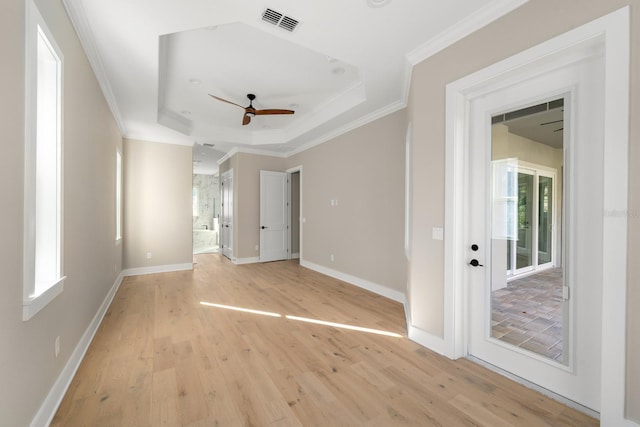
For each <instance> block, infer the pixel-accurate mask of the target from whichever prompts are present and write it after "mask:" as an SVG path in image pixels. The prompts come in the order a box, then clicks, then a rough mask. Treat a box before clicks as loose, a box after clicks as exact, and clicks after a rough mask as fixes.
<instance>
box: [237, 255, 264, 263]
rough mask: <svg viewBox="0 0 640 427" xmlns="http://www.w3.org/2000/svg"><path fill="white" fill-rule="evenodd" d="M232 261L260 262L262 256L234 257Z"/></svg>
mask: <svg viewBox="0 0 640 427" xmlns="http://www.w3.org/2000/svg"><path fill="white" fill-rule="evenodd" d="M231 261H233V263H234V264H236V265H242V264H255V263H257V262H260V257H259V256H256V257H249V258H233V259H232V260H231Z"/></svg>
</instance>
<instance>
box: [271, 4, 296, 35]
mask: <svg viewBox="0 0 640 427" xmlns="http://www.w3.org/2000/svg"><path fill="white" fill-rule="evenodd" d="M262 20H263V21H264V22H268V23H270V24H273V25H275V26H277V27H280V28H282V29H285V30H287V31H290V32H293V30H295V29H296V27H297V26H298V24H299V23H300V22H299V21H298V20H297V19H293V18H292V17H290V16H285V15H283V14H282V13H280V12H276V11H275V10H273V9H265V11H264V12H263V13H262Z"/></svg>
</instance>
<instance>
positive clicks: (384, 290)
mask: <svg viewBox="0 0 640 427" xmlns="http://www.w3.org/2000/svg"><path fill="white" fill-rule="evenodd" d="M300 265H301V266H302V267H306V268H308V269H310V270H313V271H317V272H318V273H322V274H324V275H325V276H329V277H333V278H334V279H338V280H342V281H343V282H347V283H349V284H351V285H355V286H357V287H359V288H362V289H365V290H367V291H370V292H373V293H374V294H378V295H380V296H383V297H386V298H389V299H392V300H394V301H397V302H399V303H402V304H405V303H406V301H407V296H406V295H405V294H404V293H403V292H400V291H396V290H393V289H389V288H388V287H386V286H384V285H380V284H378V283H373V282H370V281H368V280H366V279H361V278H360V277H356V276H352V275H350V274H347V273H343V272H341V271H337V270H333V269H331V268H327V267H324V266H322V265H319V264H315V263H313V262H309V261H304V260H301V261H300Z"/></svg>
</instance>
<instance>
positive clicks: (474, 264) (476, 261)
mask: <svg viewBox="0 0 640 427" xmlns="http://www.w3.org/2000/svg"><path fill="white" fill-rule="evenodd" d="M469 265H471V266H472V267H484V265H482V264H480V263H479V262H478V260H477V259H475V258H474V259H472V260H471V261H470V262H469Z"/></svg>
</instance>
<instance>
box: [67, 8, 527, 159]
mask: <svg viewBox="0 0 640 427" xmlns="http://www.w3.org/2000/svg"><path fill="white" fill-rule="evenodd" d="M63 1H64V3H65V6H66V7H67V10H68V12H69V15H70V17H71V20H72V22H73V24H74V26H75V28H76V31H77V32H78V34H79V36H80V39H81V42H82V44H83V46H84V48H85V51H86V52H87V55H88V57H89V60H90V62H91V65H92V67H93V69H94V72H95V73H96V76H97V78H98V81H99V83H100V85H101V87H102V89H103V92H104V93H105V97H106V98H107V102H108V103H109V105H110V107H111V109H112V111H113V114H114V116H115V118H116V120H117V122H118V125H119V127H120V130H121V132H122V133H123V135H124V136H125V137H127V138H136V139H143V140H148V141H157V142H169V143H175V144H185V145H193V144H194V143H195V144H198V146H200V145H202V144H208V145H209V144H213V145H215V149H211V148H210V147H208V149H207V150H204V151H206V152H208V153H210V154H212V153H213V154H212V156H209V157H217V158H219V157H221V156H222V155H223V153H228V152H229V151H231V150H233V149H234V148H237V149H240V150H259V151H260V152H265V153H271V154H274V155H280V156H284V155H288V154H291V153H295V152H298V151H301V150H303V149H305V148H308V147H310V146H313V145H316V144H318V143H321V142H323V141H325V140H328V139H330V138H332V137H335V136H336V135H338V134H340V133H343V132H346V131H348V130H350V129H353V128H355V127H358V126H360V125H362V124H364V123H367V122H369V121H371V120H374V119H376V118H379V117H381V116H384V115H386V114H388V113H391V112H393V111H396V110H398V109H400V108H403V107H404V106H406V99H407V95H408V94H407V91H408V87H409V79H410V75H411V68H412V66H413V65H414V64H416V63H417V62H419V61H421V60H423V59H425V58H426V57H428V56H430V55H432V54H434V53H436V52H438V51H439V50H441V49H442V48H444V47H446V46H447V45H449V44H451V43H453V42H455V41H457V40H459V39H460V38H462V37H464V36H466V35H467V34H469V33H471V32H472V31H475V30H476V29H478V28H480V27H482V26H484V25H486V24H488V23H489V22H491V21H493V20H495V19H497V18H499V17H500V16H502V15H503V14H505V13H507V12H509V11H511V10H513V9H514V8H516V7H518V6H520V5H521V4H523V3H524V2H526V0H450V1H438V2H436V1H432V0H391V1H388V0H348V1H345V0H324V1H319V0H315V1H312V0H264V1H263V0H243V1H238V0H179V1H178V0H109V1H104V0H63ZM266 8H270V9H273V10H275V11H278V12H281V13H283V14H284V15H286V16H289V17H292V18H294V19H296V20H298V21H299V22H300V23H299V25H298V26H297V27H296V29H295V30H294V31H293V32H288V31H286V30H283V29H282V28H279V27H277V26H274V25H273V24H271V23H267V22H264V21H263V20H262V19H261V18H262V14H263V12H264V10H265V9H266ZM248 93H253V94H255V95H256V96H257V98H256V100H255V101H254V106H255V107H256V108H259V109H271V108H278V109H292V110H295V114H293V115H282V116H257V117H254V118H253V119H252V121H251V123H250V124H249V125H247V126H242V124H241V121H242V116H243V113H244V112H243V110H242V109H241V108H239V107H237V106H234V105H231V104H228V103H224V102H221V101H217V100H215V99H213V98H211V97H210V96H209V94H213V95H216V96H219V97H221V98H224V99H227V100H229V101H231V102H233V103H236V104H239V105H243V106H246V105H248V99H247V97H246V95H247V94H248ZM200 151H203V150H197V149H195V150H194V153H196V152H200Z"/></svg>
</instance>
